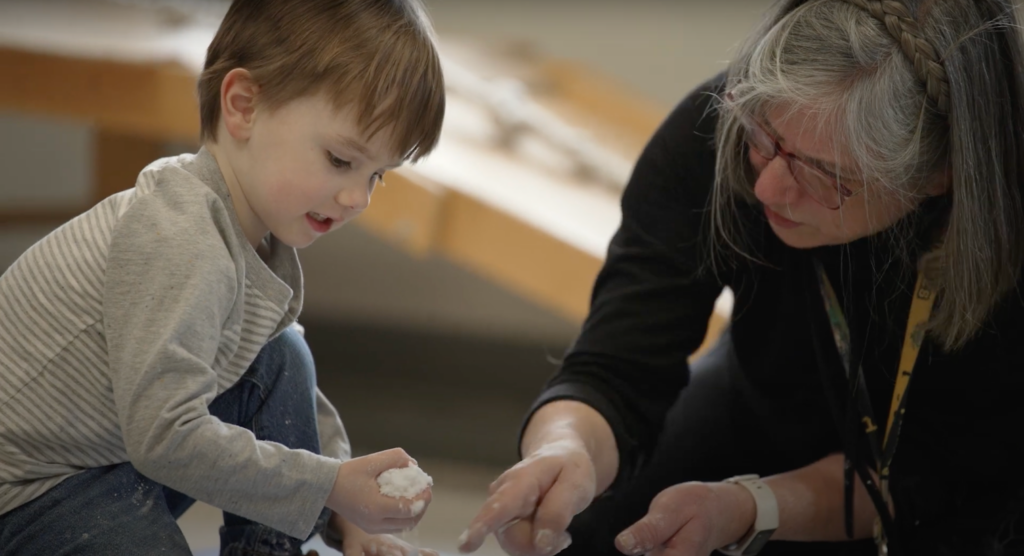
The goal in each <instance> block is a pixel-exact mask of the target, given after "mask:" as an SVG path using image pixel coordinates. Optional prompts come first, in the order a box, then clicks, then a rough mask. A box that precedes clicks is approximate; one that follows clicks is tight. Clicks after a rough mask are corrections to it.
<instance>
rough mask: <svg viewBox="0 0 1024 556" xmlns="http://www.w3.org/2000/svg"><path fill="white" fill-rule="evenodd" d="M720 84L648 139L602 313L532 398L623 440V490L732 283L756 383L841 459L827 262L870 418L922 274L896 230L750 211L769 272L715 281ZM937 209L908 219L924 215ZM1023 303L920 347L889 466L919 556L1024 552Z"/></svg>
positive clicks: (879, 415) (737, 330) (905, 542)
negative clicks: (825, 242)
mask: <svg viewBox="0 0 1024 556" xmlns="http://www.w3.org/2000/svg"><path fill="white" fill-rule="evenodd" d="M723 83H724V79H723V77H722V76H719V77H717V78H715V79H713V80H711V81H709V82H707V83H705V84H704V85H702V86H701V87H699V88H698V89H697V90H695V91H694V92H692V93H691V94H690V95H689V96H687V97H686V98H685V99H684V100H683V101H682V102H681V103H680V104H679V105H678V106H677V107H676V108H675V109H674V110H673V111H672V113H671V114H670V115H669V117H668V118H667V120H666V121H665V122H664V123H663V124H662V125H661V127H660V128H659V129H658V131H657V132H656V134H655V135H654V136H653V137H652V139H651V140H650V142H649V143H648V145H647V146H646V148H645V150H644V152H643V154H642V155H641V157H640V159H639V161H638V162H637V165H636V167H635V169H634V172H633V174H632V177H631V179H630V181H629V184H628V186H627V188H626V190H625V192H624V194H623V198H622V224H621V227H620V228H619V230H618V231H617V233H616V234H615V236H614V237H613V239H612V241H611V244H610V245H609V248H608V254H607V259H606V261H605V264H604V267H603V268H602V270H601V272H600V274H599V276H598V278H597V281H596V282H595V285H594V290H593V296H592V302H591V309H590V314H589V316H588V317H587V319H586V321H585V324H584V325H583V329H582V332H581V334H580V335H579V337H578V338H577V340H576V342H575V343H574V345H573V346H572V347H571V348H570V350H569V352H568V354H567V355H566V357H565V359H564V363H563V365H562V368H561V369H560V371H559V372H558V373H557V374H556V376H555V377H554V378H553V379H552V380H551V381H550V382H549V383H548V384H547V386H546V388H545V390H544V391H543V393H542V394H541V396H540V397H539V399H538V400H537V402H536V403H535V405H534V409H536V408H538V407H540V406H541V405H543V404H545V403H548V402H551V401H554V400H557V399H573V400H578V401H582V402H585V403H587V404H589V405H590V406H592V407H594V408H595V409H597V410H598V411H599V412H600V413H601V414H602V415H603V416H604V418H605V419H606V420H607V421H608V422H609V424H610V425H611V428H612V430H613V432H614V435H615V439H616V442H617V444H618V449H619V452H620V462H621V464H620V474H619V479H620V480H621V479H622V478H623V477H628V476H630V474H632V473H634V472H635V471H636V470H637V466H638V462H639V461H640V460H641V459H642V458H643V457H644V456H645V455H646V454H649V453H650V452H651V450H652V449H653V447H654V444H655V442H656V439H657V438H658V434H659V432H660V430H661V428H662V424H663V421H664V419H665V415H666V412H667V411H668V409H669V407H670V406H671V405H672V404H673V403H674V402H675V400H676V399H677V397H678V396H679V393H680V391H681V390H682V389H683V388H685V387H686V385H687V381H688V378H689V366H688V363H687V359H688V357H689V356H690V355H691V354H692V353H693V352H694V351H695V350H696V348H697V347H699V345H700V343H701V341H702V339H703V337H704V335H705V332H706V329H707V322H708V319H709V317H710V315H711V313H712V310H713V305H714V302H715V299H716V297H717V296H718V294H719V293H720V292H721V290H722V288H723V287H724V286H729V287H731V288H732V290H733V291H734V292H735V305H734V310H733V317H732V322H731V325H730V328H731V334H730V335H731V341H732V342H733V345H734V350H735V352H736V354H737V357H738V359H739V362H740V365H741V367H742V372H743V374H744V376H745V378H746V380H747V381H748V382H749V383H750V384H751V385H753V387H755V388H757V389H758V390H759V391H760V392H762V393H763V394H765V395H767V396H771V397H775V398H776V399H778V400H780V402H781V403H779V404H778V407H779V410H780V411H786V412H793V413H794V415H796V416H798V417H805V418H806V419H809V420H810V419H817V420H822V421H825V422H834V423H835V432H836V434H835V446H834V451H842V449H843V441H844V439H843V435H842V431H843V430H844V428H843V426H844V425H843V423H844V418H845V416H846V413H845V412H846V411H847V406H846V405H845V402H844V392H845V387H846V379H845V376H844V371H843V367H842V362H841V360H840V358H839V354H838V351H837V349H836V346H835V342H834V339H833V336H832V331H831V328H830V327H829V324H828V320H827V316H826V313H825V309H824V305H823V302H822V298H821V294H820V290H819V289H818V286H817V282H816V275H815V273H814V261H815V260H817V261H820V262H821V263H822V264H823V266H824V268H825V269H826V272H827V274H828V275H829V278H830V281H831V282H832V283H833V285H835V289H836V290H837V294H838V295H839V299H840V302H841V304H842V306H843V310H844V313H845V315H846V318H847V320H848V322H849V325H850V330H851V340H852V351H853V354H854V358H855V359H859V360H860V361H861V364H862V368H863V370H864V376H865V380H866V383H867V385H868V388H869V391H870V397H871V400H872V405H873V408H874V410H875V413H876V415H875V417H876V419H875V422H876V423H883V424H884V423H886V422H887V421H888V412H889V402H890V399H891V396H892V391H893V385H894V377H895V374H896V367H897V363H898V360H899V356H900V351H901V348H902V342H903V334H904V330H905V327H906V322H907V317H908V313H909V310H910V302H911V291H912V289H913V286H914V279H915V275H914V272H913V271H912V269H910V271H908V268H907V265H906V264H904V263H900V262H899V259H900V257H894V256H893V255H894V252H893V249H892V248H891V244H892V242H891V241H890V238H889V236H888V235H887V233H886V232H881V233H879V234H878V235H876V236H873V237H869V238H864V239H861V240H857V241H854V242H852V243H849V244H846V245H844V246H834V247H823V248H816V249H810V250H798V249H794V248H791V247H788V246H786V245H785V244H783V243H782V242H781V240H779V239H778V238H777V237H776V236H775V235H774V233H772V232H771V229H770V228H769V227H768V224H767V222H765V219H764V216H763V212H761V211H760V208H759V207H740V208H739V210H740V212H741V215H742V218H743V219H744V221H745V222H746V223H747V224H748V226H747V227H748V228H749V229H750V230H751V231H752V234H753V243H754V244H756V246H757V250H758V251H757V254H758V255H759V256H760V258H761V260H762V261H763V262H764V263H765V264H745V263H744V264H738V265H736V266H735V267H734V268H733V269H732V270H730V271H727V272H707V266H706V263H707V261H708V260H707V257H708V253H709V251H708V242H707V239H706V238H707V234H708V233H709V231H708V227H709V220H708V218H707V215H708V207H709V199H710V194H711V189H712V185H713V182H714V175H715V145H714V140H713V138H714V133H715V125H716V123H717V115H716V113H715V111H714V110H709V106H711V103H712V96H711V95H710V94H709V93H721V88H722V86H723ZM936 204H939V205H941V201H940V202H929V203H926V204H925V206H923V207H922V208H921V209H919V211H918V213H917V214H914V215H911V216H910V217H908V218H917V219H919V220H920V221H921V222H927V218H926V217H927V212H928V211H929V210H932V211H935V210H941V207H940V208H934V206H932V205H936ZM920 227H921V226H920V225H918V226H917V228H920ZM894 260H896V262H893V261H894ZM1021 298H1022V297H1021V295H1020V293H1019V292H1018V291H1016V290H1015V291H1014V292H1012V293H1011V294H1009V295H1008V296H1007V298H1006V299H1005V301H1004V302H1003V303H1002V304H1001V306H1000V307H999V308H998V309H997V310H996V311H995V312H994V314H993V315H992V316H991V318H990V319H989V320H988V321H987V322H986V323H985V324H984V326H983V327H982V330H981V332H980V333H979V334H978V335H977V336H976V337H975V338H974V339H973V340H972V341H971V342H970V343H969V344H968V345H967V346H966V347H964V348H963V349H960V350H957V351H955V352H952V353H946V352H944V351H943V350H942V349H940V348H939V347H938V346H937V345H935V344H934V343H933V342H931V341H929V340H926V341H925V343H924V346H923V347H922V350H921V353H920V355H919V357H918V361H917V365H916V367H915V371H914V379H913V383H912V384H911V387H910V391H909V398H908V400H907V409H906V411H907V412H906V419H905V422H904V424H903V428H902V431H901V433H900V442H899V447H898V449H897V451H896V456H895V459H894V461H893V463H892V466H891V473H892V479H891V488H892V492H893V497H894V502H895V505H896V522H897V528H898V530H899V532H900V537H901V539H902V541H901V543H900V544H901V545H902V546H903V547H904V550H905V551H906V553H910V554H929V555H934V554H947V553H948V554H964V555H981V554H1012V553H1024V544H1022V542H1024V541H1021V540H1017V541H1016V542H1014V541H1013V540H1012V539H1013V538H1014V536H1015V535H1016V536H1020V537H1024V518H1022V517H1020V516H1019V514H1020V512H1021V511H1022V510H1024V426H1022V425H1024V400H1022V399H1021V398H1022V395H1024V303H1022V301H1021ZM787 401H791V402H792V403H787ZM846 430H848V429H846ZM872 466H873V464H872ZM1014 525H1016V530H1014Z"/></svg>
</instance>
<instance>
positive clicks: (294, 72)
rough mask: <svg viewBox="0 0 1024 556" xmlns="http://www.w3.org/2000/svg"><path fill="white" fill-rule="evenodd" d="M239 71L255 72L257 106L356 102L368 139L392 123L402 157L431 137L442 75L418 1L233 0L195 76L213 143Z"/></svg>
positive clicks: (441, 98) (205, 134)
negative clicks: (228, 86)
mask: <svg viewBox="0 0 1024 556" xmlns="http://www.w3.org/2000/svg"><path fill="white" fill-rule="evenodd" d="M235 68H245V69H246V70H248V71H249V72H250V73H251V74H252V78H253V80H254V81H255V82H256V84H257V85H258V86H259V93H258V96H257V99H256V102H257V104H258V106H259V107H261V108H264V109H268V110H273V109H274V108H277V107H280V106H282V105H283V104H285V103H287V102H289V101H291V100H294V99H296V98H300V97H304V96H307V95H311V94H317V93H323V94H326V95H327V97H328V98H329V99H331V101H332V102H333V104H334V106H335V107H336V108H337V109H339V110H340V109H343V108H345V107H348V106H352V107H353V108H355V109H356V110H357V113H358V123H359V125H360V126H361V127H362V128H363V129H362V131H363V132H364V133H366V134H367V135H368V136H371V137H372V136H373V135H374V134H376V133H378V132H379V131H381V130H382V129H384V128H388V127H389V126H391V129H390V130H389V132H390V133H391V135H392V140H393V141H394V151H395V153H394V154H397V155H398V156H401V157H402V158H403V159H405V160H413V161H415V160H417V159H419V158H420V157H422V156H424V155H425V154H427V153H429V152H430V151H431V150H432V149H433V148H434V146H435V145H436V144H437V140H438V136H439V135H440V132H441V122H442V120H443V119H444V105H445V92H444V77H443V76H442V74H441V62H440V58H439V57H438V53H437V50H436V48H435V44H434V36H433V31H432V28H431V25H430V21H429V20H428V19H427V16H426V11H425V10H424V8H423V5H422V4H421V3H420V0H234V2H232V4H231V7H230V8H229V9H228V12H227V15H225V16H224V21H223V22H222V23H221V25H220V29H218V30H217V35H216V36H215V37H214V39H213V42H212V43H210V47H209V49H208V50H207V53H206V65H205V67H204V69H203V73H202V75H201V76H200V78H199V111H200V121H201V128H200V129H201V140H204V141H205V140H210V141H216V140H217V126H218V124H219V120H220V115H221V106H220V88H221V83H222V82H223V80H224V76H226V75H227V74H228V72H230V71H231V70H232V69H235Z"/></svg>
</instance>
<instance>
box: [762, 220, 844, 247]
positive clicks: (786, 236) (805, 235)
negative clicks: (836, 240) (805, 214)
mask: <svg viewBox="0 0 1024 556" xmlns="http://www.w3.org/2000/svg"><path fill="white" fill-rule="evenodd" d="M772 231H773V232H775V236H776V237H778V238H779V239H780V240H781V241H782V243H785V244H786V245H788V246H790V247H792V248H794V249H814V248H815V247H822V246H825V245H831V244H832V243H833V242H831V241H829V240H828V238H826V237H825V236H823V235H822V234H821V233H819V232H818V231H817V230H815V229H814V228H811V227H810V226H808V225H806V224H804V225H803V226H800V227H799V228H781V227H778V226H775V225H774V224H773V225H772Z"/></svg>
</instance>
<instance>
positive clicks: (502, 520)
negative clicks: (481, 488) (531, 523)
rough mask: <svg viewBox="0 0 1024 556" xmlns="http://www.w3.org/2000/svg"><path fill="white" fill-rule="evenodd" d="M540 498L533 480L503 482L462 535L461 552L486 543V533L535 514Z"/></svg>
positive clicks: (467, 551) (488, 533)
mask: <svg viewBox="0 0 1024 556" xmlns="http://www.w3.org/2000/svg"><path fill="white" fill-rule="evenodd" d="M537 498H538V495H537V492H536V488H535V487H534V486H533V485H532V482H529V484H524V483H522V482H520V483H514V482H508V483H505V484H503V485H502V486H501V487H500V488H498V489H497V490H496V491H495V492H494V494H492V495H491V496H490V497H489V498H488V499H487V501H486V502H484V506H483V508H481V510H480V512H479V513H478V514H477V515H476V517H475V518H473V521H471V522H470V523H469V527H467V528H466V532H465V533H463V534H462V536H461V537H460V538H459V552H462V553H469V552H474V551H476V550H477V549H479V548H480V546H481V545H483V544H484V539H485V538H487V535H490V534H491V533H493V532H495V531H497V530H499V529H500V528H502V527H504V526H506V525H508V524H510V523H512V522H513V521H515V520H517V519H521V518H524V517H527V516H529V515H530V514H532V513H533V510H534V507H535V505H536V504H537Z"/></svg>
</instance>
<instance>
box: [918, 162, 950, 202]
mask: <svg viewBox="0 0 1024 556" xmlns="http://www.w3.org/2000/svg"><path fill="white" fill-rule="evenodd" d="M952 185H953V167H952V166H946V169H945V170H941V171H938V172H935V175H934V176H933V177H932V179H931V180H929V181H928V185H927V186H925V188H924V192H925V194H926V195H928V196H929V197H940V196H942V195H945V194H946V193H949V189H950V187H952Z"/></svg>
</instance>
